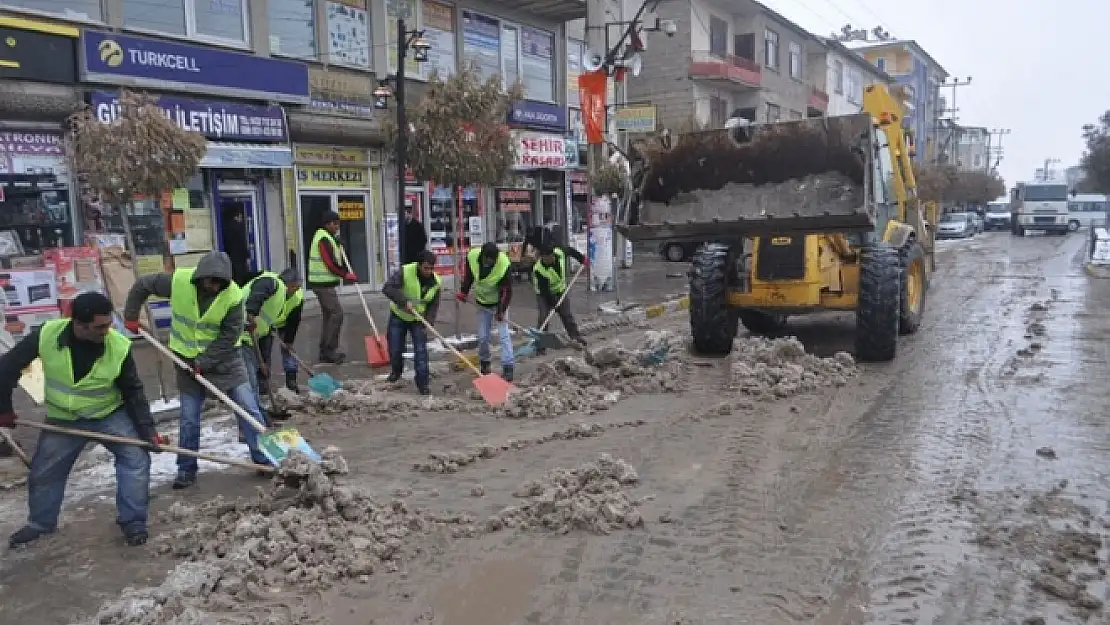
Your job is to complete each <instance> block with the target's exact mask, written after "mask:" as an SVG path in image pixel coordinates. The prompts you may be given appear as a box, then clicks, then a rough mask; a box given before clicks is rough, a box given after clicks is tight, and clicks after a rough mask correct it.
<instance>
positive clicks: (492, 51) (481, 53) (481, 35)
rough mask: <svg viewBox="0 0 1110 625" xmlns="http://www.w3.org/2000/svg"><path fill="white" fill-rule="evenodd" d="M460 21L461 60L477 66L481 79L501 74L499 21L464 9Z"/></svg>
mask: <svg viewBox="0 0 1110 625" xmlns="http://www.w3.org/2000/svg"><path fill="white" fill-rule="evenodd" d="M462 22H463V53H462V57H463V62H464V63H466V64H474V65H475V66H477V68H478V72H479V73H480V74H481V76H482V78H483V79H488V78H490V77H491V76H497V75H499V74H501V22H500V21H499V20H496V19H493V18H492V17H486V16H484V15H480V14H478V13H474V12H473V11H465V10H464V11H463V12H462Z"/></svg>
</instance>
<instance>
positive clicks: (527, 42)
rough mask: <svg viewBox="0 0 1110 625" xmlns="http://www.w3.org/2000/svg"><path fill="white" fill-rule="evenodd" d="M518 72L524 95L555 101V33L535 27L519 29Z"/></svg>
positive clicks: (532, 98)
mask: <svg viewBox="0 0 1110 625" xmlns="http://www.w3.org/2000/svg"><path fill="white" fill-rule="evenodd" d="M520 73H521V82H522V83H523V84H524V97H526V98H528V99H530V100H542V101H544V102H554V101H555V35H554V34H552V33H549V32H547V31H543V30H539V29H536V28H528V27H524V28H522V29H521V31H520Z"/></svg>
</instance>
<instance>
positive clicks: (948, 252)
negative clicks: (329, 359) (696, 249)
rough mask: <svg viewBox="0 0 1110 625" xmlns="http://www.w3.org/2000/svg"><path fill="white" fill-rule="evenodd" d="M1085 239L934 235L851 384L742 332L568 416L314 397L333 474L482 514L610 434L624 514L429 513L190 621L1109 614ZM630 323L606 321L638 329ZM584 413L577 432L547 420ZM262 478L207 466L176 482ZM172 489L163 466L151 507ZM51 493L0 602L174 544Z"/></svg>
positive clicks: (74, 600) (89, 589)
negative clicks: (896, 347)
mask: <svg viewBox="0 0 1110 625" xmlns="http://www.w3.org/2000/svg"><path fill="white" fill-rule="evenodd" d="M1083 247H1084V236H1083V235H1072V236H1070V237H1067V238H1059V237H1037V238H1032V237H1030V238H1023V239H1015V238H1013V237H1011V236H1009V235H1008V234H1005V233H1002V234H987V235H982V236H979V237H977V238H976V239H974V240H972V241H967V242H957V243H952V244H946V245H945V246H944V248H943V251H942V252H941V253H940V255H939V257H938V264H939V270H938V273H937V275H936V278H935V280H934V283H933V285H932V289H931V291H930V293H929V302H928V312H927V314H926V318H925V322H924V324H923V327H922V329H921V330H920V332H919V333H918V334H917V335H915V336H914V337H911V338H909V339H907V340H906V341H904V342H903V344H902V346H901V351H900V354H899V357H898V359H897V360H896V361H895V362H894V363H890V364H886V365H865V366H863V367H862V370H861V371H860V373H859V374H858V375H856V376H854V377H852V378H850V379H848V381H847V384H846V385H844V386H839V387H828V388H819V389H816V390H810V391H808V392H796V391H800V390H803V389H793V388H791V389H784V390H783V392H781V393H780V394H781V395H784V396H785V397H782V398H780V399H772V400H767V399H761V398H758V397H755V398H753V397H750V396H746V395H744V394H742V393H740V392H739V390H738V387H739V386H742V385H743V384H744V383H745V379H747V378H746V377H745V376H747V375H748V374H750V367H749V366H748V364H746V363H745V360H744V356H743V355H737V354H734V355H733V356H732V357H730V358H728V359H719V360H712V359H698V358H686V359H685V361H684V364H683V367H684V369H685V371H684V372H682V373H681V374H680V375H679V377H678V378H676V379H678V380H679V384H680V387H681V391H682V392H680V393H660V394H638V395H633V396H630V397H627V398H625V399H623V400H622V401H620V402H619V403H616V404H615V405H613V406H612V407H610V408H609V409H607V410H597V411H594V414H589V415H585V416H583V415H576V416H573V417H570V416H558V417H556V418H553V419H544V420H535V419H527V420H514V419H504V418H497V417H496V416H495V415H492V414H489V413H488V411H487V412H482V411H475V410H473V409H466V410H464V409H463V408H460V407H458V406H454V407H446V408H443V407H441V409H439V410H435V411H425V410H420V409H419V408H417V409H412V408H406V407H398V408H396V410H394V411H393V412H392V413H391V414H389V415H386V416H381V417H376V418H371V419H363V420H360V421H361V422H360V423H357V424H352V423H350V422H347V421H344V422H340V421H338V420H331V419H330V418H329V417H325V416H321V417H318V418H315V419H310V420H307V421H305V422H303V427H304V429H305V431H306V432H307V433H309V434H311V435H312V436H313V441H314V443H317V444H318V445H322V444H324V443H326V442H336V443H338V444H339V445H341V446H342V448H343V452H344V455H345V456H346V457H347V459H348V460H349V461H350V463H351V475H350V477H349V480H350V481H352V482H355V483H357V484H358V485H359V486H360V487H364V488H368V489H371V490H373V491H375V492H377V493H381V494H382V496H383V497H384V498H385V499H389V497H390V496H394V497H403V498H404V499H405V500H406V501H407V502H409V504H410V505H412V506H414V507H428V508H431V509H436V510H445V511H451V513H452V514H454V515H471V516H472V517H473V518H474V519H477V520H478V522H477V523H476V525H477V526H478V527H483V526H484V524H483V521H484V520H485V519H487V518H488V517H490V516H491V515H495V514H498V513H499V511H501V510H502V509H503V508H505V507H506V506H509V505H512V506H521V505H522V504H521V499H520V498H518V497H514V496H513V493H514V491H517V490H518V488H519V487H520V485H521V483H522V482H525V481H527V480H532V479H537V478H540V477H541V476H543V475H544V473H545V472H547V471H549V470H551V469H553V468H556V467H567V468H570V467H575V466H578V465H580V464H582V463H583V462H588V461H591V460H595V459H597V457H598V455H599V454H602V453H607V454H611V455H612V456H613V457H616V458H621V459H624V460H626V461H627V462H628V463H629V464H630V465H632V466H633V467H635V469H636V470H637V472H638V477H639V480H638V482H637V483H635V484H631V485H629V486H628V488H627V491H628V493H629V494H630V495H631V496H633V497H635V498H638V499H640V500H641V505H640V507H639V514H640V515H641V516H642V519H643V526H642V527H637V528H633V529H624V528H620V529H615V528H614V529H612V531H611V533H609V534H608V535H598V534H593V533H589V532H585V531H581V530H573V531H570V532H569V533H566V534H565V535H563V534H559V533H557V532H550V531H544V530H543V529H542V528H533V529H531V530H529V531H519V530H514V529H512V528H507V529H501V530H500V531H476V532H471V533H469V534H465V535H456V536H455V537H453V538H448V537H444V536H442V535H438V534H437V535H432V534H429V535H427V536H425V537H424V538H422V539H421V541H422V542H419V543H418V544H417V545H415V546H416V548H417V550H418V551H419V553H415V554H414V555H411V556H409V557H406V558H404V559H402V560H400V562H398V563H397V564H391V565H390V566H384V567H378V569H377V571H376V572H374V573H373V574H370V575H366V576H362V577H361V578H359V579H357V580H352V581H349V582H345V583H340V584H338V585H334V586H332V587H330V588H324V589H321V590H313V591H308V590H305V589H304V588H302V587H298V586H297V585H296V584H289V585H287V586H285V587H284V588H282V589H281V590H280V591H279V592H271V593H269V594H267V595H266V596H257V595H254V596H251V597H249V598H246V599H244V600H243V601H241V602H239V603H238V604H237V605H236V606H235V607H234V609H232V608H231V607H230V606H227V605H225V606H223V607H224V608H225V614H224V615H223V616H219V617H217V616H212V617H210V618H209V619H208V620H207V621H205V622H212V623H215V622H227V623H269V624H274V625H276V624H278V623H294V622H295V623H320V624H324V623H326V624H329V625H366V624H367V623H377V624H382V623H389V624H408V623H425V624H429V625H430V624H432V623H435V624H438V625H515V624H524V623H528V624H537V625H540V624H550V625H555V624H592V623H605V624H613V625H617V624H625V623H627V624H643V623H659V624H663V623H668V624H672V625H673V624H691V625H692V624H695V623H705V624H726V623H727V624H738V623H751V624H757V625H773V624H778V623H784V624H788V623H812V624H820V625H832V624H859V625H864V624H868V625H870V624H876V625H879V624H882V625H886V624H894V623H907V624H908V623H919V624H933V625H953V624H963V623H976V624H978V623H999V624H1003V623H1005V624H1022V625H1035V624H1037V623H1047V624H1052V623H1072V622H1074V623H1081V622H1091V623H1095V622H1108V620H1107V619H1110V616H1108V613H1107V612H1106V611H1105V610H1104V608H1103V607H1102V602H1103V601H1106V600H1110V594H1108V593H1110V589H1108V587H1107V585H1106V579H1105V575H1106V567H1107V556H1108V553H1107V550H1106V548H1104V547H1103V546H1102V544H1103V540H1104V538H1106V537H1107V527H1110V514H1108V508H1107V504H1108V501H1110V476H1108V474H1110V419H1108V418H1107V414H1106V410H1105V409H1104V408H1103V405H1104V397H1105V396H1106V391H1105V390H1104V389H1105V387H1106V385H1107V384H1108V382H1107V380H1110V364H1108V358H1107V357H1108V356H1110V342H1108V339H1110V315H1108V314H1107V313H1106V312H1105V311H1107V310H1108V308H1110V281H1100V280H1095V279H1093V278H1089V277H1088V276H1086V275H1085V274H1084V272H1083V269H1082V265H1081V261H1082V254H1083ZM684 323H685V320H684V319H683V318H682V317H667V318H663V319H660V320H657V321H655V322H653V323H652V325H651V328H649V329H660V328H671V329H674V330H677V331H680V332H681V331H684ZM851 329H852V328H851V322H850V319H848V320H845V319H844V318H838V317H837V316H820V317H813V318H808V319H800V320H796V321H793V322H792V324H791V331H792V332H793V333H796V334H797V335H798V336H799V337H800V338H801V339H802V340H803V342H804V343H805V345H806V347H807V348H808V349H809V350H810V351H812V352H814V353H816V354H819V355H825V356H831V355H832V354H834V353H835V352H836V351H838V350H841V349H846V348H849V347H850V346H851V342H852V341H851ZM647 330H648V329H644V328H639V329H626V330H621V331H619V332H618V333H617V334H619V335H620V336H621V337H622V340H624V341H625V342H626V343H632V342H635V341H637V340H639V339H640V337H641V336H642V335H643V334H644V333H645V332H646V331H647ZM535 366H536V365H534V364H533V365H528V366H526V367H523V368H524V369H525V371H524V372H525V373H527V370H528V369H532V368H534V367H535ZM458 383H459V384H462V385H465V384H466V383H465V381H462V380H461V379H460V381H459V382H458ZM413 401H415V400H413ZM417 406H418V404H417ZM578 421H588V422H590V423H593V424H596V426H595V429H594V431H593V433H592V434H591V435H589V436H574V437H570V436H563V435H559V436H553V435H552V434H553V433H556V432H564V431H566V430H567V429H568V427H571V426H572V424H574V423H575V422H578ZM510 439H512V440H515V441H517V442H521V441H524V442H526V444H521V445H511V444H506V445H503V447H506V448H507V449H506V450H505V451H502V452H500V453H498V454H495V455H491V456H490V457H478V458H477V459H475V460H473V461H466V462H454V463H453V466H451V468H450V469H446V471H448V472H438V471H418V470H413V469H414V463H416V464H420V463H423V462H426V461H428V454H429V453H432V452H449V451H453V450H465V449H467V448H468V447H469V446H471V445H475V444H480V443H492V444H494V445H495V446H497V445H502V443H506V442H507V441H509V440H510ZM535 441H540V442H539V443H536V442H535ZM257 484H259V482H257V481H251V478H247V477H244V476H242V475H233V474H213V475H206V476H205V477H204V480H203V481H202V483H201V485H200V487H199V490H198V492H196V493H192V494H190V495H189V496H188V497H187V498H186V499H187V500H189V501H194V502H198V501H202V500H205V499H208V498H211V497H213V496H215V495H216V494H236V493H246V492H249V490H250V489H251V488H252V487H253V486H255V485H257ZM178 498H180V496H179V495H177V494H172V493H171V492H169V491H160V493H159V497H158V500H157V503H156V508H157V509H159V510H164V509H165V508H166V507H167V506H168V505H169V503H171V502H172V501H174V500H176V499H178ZM23 505H24V500H23V497H22V495H21V494H19V495H18V496H16V495H9V496H5V497H4V498H3V499H2V500H0V506H6V507H7V509H8V511H9V512H10V511H11V510H12V509H16V510H18V507H19V506H23ZM67 514H69V515H70V516H69V517H68V519H67V520H68V523H67V525H66V526H65V527H64V528H63V530H64V531H63V532H62V533H61V534H60V535H59V536H57V537H54V538H51V539H50V540H49V541H48V542H47V543H46V544H44V545H41V546H39V547H36V549H35V550H31V551H26V552H20V553H17V554H6V555H5V556H4V560H3V562H2V563H0V622H5V623H6V622H20V623H25V624H28V625H37V624H39V623H42V624H48V623H50V624H53V623H69V622H73V621H74V620H75V619H76V618H77V617H78V616H80V615H81V614H88V613H90V612H93V611H95V610H96V608H97V606H98V605H100V603H101V602H102V601H104V600H106V599H109V598H111V597H114V596H116V595H117V594H118V592H119V590H120V589H121V588H122V587H123V586H125V585H128V584H135V585H147V584H152V583H153V584H157V583H159V581H160V580H161V578H162V576H164V574H165V572H166V571H167V570H168V569H170V568H171V567H172V566H173V565H174V561H173V559H172V558H170V557H169V556H165V555H160V554H159V551H158V549H157V548H156V546H153V545H152V546H151V547H149V548H144V549H141V550H137V551H135V550H128V551H125V550H124V548H123V547H120V546H118V544H117V538H116V535H115V530H114V528H112V527H111V518H112V513H111V510H110V508H107V507H104V506H103V505H102V504H91V505H88V506H85V507H84V508H82V509H71V510H70V511H68V512H67ZM3 518H6V519H11V518H12V517H11V515H9V514H6V515H3ZM3 525H4V526H3V527H0V529H4V530H7V529H8V528H9V527H10V526H11V524H10V523H8V522H4V523H3ZM178 525H180V524H179V523H176V522H173V521H167V520H164V519H162V520H160V521H159V522H158V523H155V524H154V526H153V528H152V529H153V530H154V531H155V532H169V531H172V530H174V529H175V528H176V527H177V526H178ZM486 527H488V525H486ZM135 554H139V557H135ZM390 569H397V570H396V571H393V572H389V570H390ZM62 597H64V600H61V599H60V598H62ZM223 619H226V620H223ZM134 622H136V623H140V622H142V623H146V622H155V621H134ZM157 622H161V623H168V622H169V621H168V620H164V621H157ZM179 622H191V621H184V620H183V621H179Z"/></svg>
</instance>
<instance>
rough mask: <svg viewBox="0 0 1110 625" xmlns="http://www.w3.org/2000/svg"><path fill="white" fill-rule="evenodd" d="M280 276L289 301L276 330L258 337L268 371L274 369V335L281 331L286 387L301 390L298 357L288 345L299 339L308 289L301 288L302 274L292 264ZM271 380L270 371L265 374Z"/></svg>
mask: <svg viewBox="0 0 1110 625" xmlns="http://www.w3.org/2000/svg"><path fill="white" fill-rule="evenodd" d="M280 278H281V280H282V281H283V282H285V285H286V288H285V304H284V305H283V306H282V307H281V313H280V314H279V315H278V318H277V319H276V320H275V321H274V332H272V333H271V334H268V335H266V336H264V337H260V338H259V339H258V348H259V350H261V352H262V364H263V365H265V367H264V369H265V371H266V372H267V374H268V373H269V371H270V353H271V352H272V351H273V344H274V335H277V337H278V342H279V344H280V345H281V347H280V348H279V351H280V352H281V368H282V370H283V371H285V388H287V389H289V390H291V391H293V392H294V393H300V392H301V390H300V388H298V387H297V359H296V358H294V357H293V354H292V352H290V351H289V350H288V349H286V347H285V346H286V345H292V344H293V342H294V341H296V340H297V329H298V328H300V326H301V312H302V311H303V310H304V289H302V288H301V277H300V274H298V273H297V270H296V269H293V268H289V269H286V270H285V271H283V272H281V275H280ZM264 379H265V380H266V382H265V383H266V384H269V375H267V376H266V377H265V378H264Z"/></svg>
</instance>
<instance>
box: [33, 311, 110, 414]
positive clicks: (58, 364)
mask: <svg viewBox="0 0 1110 625" xmlns="http://www.w3.org/2000/svg"><path fill="white" fill-rule="evenodd" d="M69 324H70V320H69V319H54V320H52V321H47V322H46V323H44V324H42V329H41V330H39V358H41V359H42V372H43V377H45V378H46V384H45V387H46V393H45V401H46V416H47V417H49V418H51V419H57V420H58V421H76V420H77V419H103V418H105V417H107V416H108V415H110V414H112V413H113V412H115V411H116V410H117V409H118V408H119V407H120V406H121V405H122V404H123V396H122V395H121V394H120V392H119V388H118V387H117V386H116V378H118V377H119V374H120V371H122V370H123V362H124V360H126V359H127V352H128V350H130V349H131V341H130V340H129V339H128V338H127V337H126V336H124V335H122V334H120V333H119V332H117V331H116V330H114V329H113V330H109V331H108V336H106V337H104V354H103V355H101V356H100V358H97V359H96V362H94V363H93V366H92V369H90V370H89V372H88V373H87V374H86V375H85V377H83V378H81V380H80V381H78V382H75V381H74V380H73V358H72V357H71V356H70V352H69V347H59V346H58V337H60V336H61V335H62V333H63V332H65V330H66V328H67V327H69Z"/></svg>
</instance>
